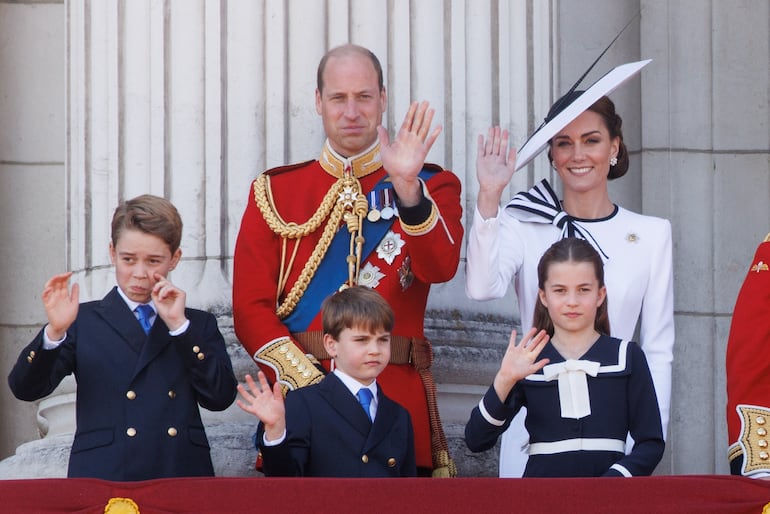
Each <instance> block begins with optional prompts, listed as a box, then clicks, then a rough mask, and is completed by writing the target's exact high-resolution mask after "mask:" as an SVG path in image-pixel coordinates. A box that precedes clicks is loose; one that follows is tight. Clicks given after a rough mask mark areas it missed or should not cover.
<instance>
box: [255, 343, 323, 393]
mask: <svg viewBox="0 0 770 514" xmlns="http://www.w3.org/2000/svg"><path fill="white" fill-rule="evenodd" d="M254 360H256V361H257V362H261V363H262V364H265V365H266V366H270V367H271V368H272V369H273V370H275V376H276V379H277V380H278V382H280V383H281V384H282V385H283V386H284V394H285V393H286V392H287V391H292V390H294V389H298V388H300V387H305V386H309V385H311V384H315V383H318V382H320V381H321V380H323V378H324V374H323V373H322V372H321V370H319V369H318V368H317V367H316V366H315V365H314V363H313V361H311V360H310V358H309V357H308V356H307V355H305V353H304V352H303V351H302V349H301V348H300V347H299V346H297V345H296V344H295V343H294V341H292V340H291V339H289V338H288V337H284V338H281V339H278V340H276V341H273V342H271V343H268V344H266V345H265V346H263V347H262V348H260V349H259V350H258V351H257V353H256V354H255V355H254Z"/></svg>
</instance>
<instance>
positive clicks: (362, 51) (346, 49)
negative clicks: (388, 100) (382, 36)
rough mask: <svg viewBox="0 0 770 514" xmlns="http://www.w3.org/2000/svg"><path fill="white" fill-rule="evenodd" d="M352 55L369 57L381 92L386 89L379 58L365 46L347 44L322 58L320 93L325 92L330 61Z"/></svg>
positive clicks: (319, 69)
mask: <svg viewBox="0 0 770 514" xmlns="http://www.w3.org/2000/svg"><path fill="white" fill-rule="evenodd" d="M350 54H359V55H363V56H364V57H368V58H369V60H370V61H372V66H374V71H376V72H377V86H378V87H379V88H380V91H382V90H383V89H385V85H384V82H383V79H382V65H381V64H380V60H379V59H377V56H376V55H374V53H373V52H372V51H371V50H369V49H367V48H364V47H363V46H359V45H353V44H350V43H348V44H346V45H340V46H337V47H334V48H332V49H331V50H329V51H328V52H326V54H325V55H324V56H323V57H322V58H321V62H319V63H318V72H317V75H316V87H317V88H318V92H319V93H321V92H323V89H324V77H323V75H324V70H326V63H327V62H328V61H329V59H330V58H332V57H341V56H343V55H350Z"/></svg>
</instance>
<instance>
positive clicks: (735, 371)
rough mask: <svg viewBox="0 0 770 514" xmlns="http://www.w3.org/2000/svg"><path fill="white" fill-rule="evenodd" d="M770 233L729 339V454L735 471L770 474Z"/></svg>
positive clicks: (737, 309)
mask: <svg viewBox="0 0 770 514" xmlns="http://www.w3.org/2000/svg"><path fill="white" fill-rule="evenodd" d="M768 348H770V234H768V236H767V237H766V238H765V240H764V241H763V242H762V243H761V244H760V245H759V248H757V252H756V254H755V255H754V260H753V261H752V263H751V266H750V267H749V271H748V273H747V275H746V279H745V280H744V282H743V286H741V290H740V291H739V292H738V299H737V300H736V302H735V310H734V311H733V320H732V325H731V326H730V336H729V339H728V341H727V432H728V437H729V439H730V440H729V444H730V448H729V450H728V459H729V461H730V471H731V472H732V474H734V475H744V476H749V477H753V478H768V477H770V447H769V446H768V442H770V434H769V433H768V431H770V358H768V355H767V349H768Z"/></svg>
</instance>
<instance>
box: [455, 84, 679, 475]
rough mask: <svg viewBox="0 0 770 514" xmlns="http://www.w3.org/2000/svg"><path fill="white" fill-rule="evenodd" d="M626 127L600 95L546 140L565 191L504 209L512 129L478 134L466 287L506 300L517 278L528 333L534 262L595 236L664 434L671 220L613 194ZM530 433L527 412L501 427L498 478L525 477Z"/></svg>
mask: <svg viewBox="0 0 770 514" xmlns="http://www.w3.org/2000/svg"><path fill="white" fill-rule="evenodd" d="M580 93H581V92H579V91H576V92H572V93H569V94H568V96H572V97H577V96H578V95H579V94H580ZM565 100H566V101H565ZM573 100H574V98H566V99H562V100H560V101H559V102H557V103H556V104H554V105H561V106H564V105H569V104H570V103H571V101H573ZM554 110H555V109H554V108H552V111H554ZM556 114H558V112H550V113H549V115H548V118H546V119H552V118H553V117H554V116H555V115H556ZM621 128H622V120H621V118H620V116H618V115H617V114H616V112H615V105H614V104H613V102H612V101H611V100H610V99H609V98H607V97H606V96H603V97H601V98H600V99H599V100H598V101H597V102H596V103H594V104H593V105H592V106H590V107H589V108H588V109H587V110H586V111H583V112H582V113H581V114H580V115H578V116H577V117H576V118H575V119H574V120H573V121H572V122H570V123H569V124H568V125H567V126H566V127H564V128H563V129H562V130H561V131H559V132H558V133H557V134H556V135H555V136H554V137H553V138H552V139H551V140H550V142H549V145H548V158H549V161H550V162H551V165H552V166H553V168H554V170H555V171H556V172H557V173H558V175H559V178H560V179H561V182H562V190H563V199H562V200H561V201H560V200H559V199H558V197H557V196H556V194H555V193H554V192H553V189H552V188H551V186H550V185H549V184H548V183H547V181H545V180H543V181H541V182H540V183H539V184H537V185H536V186H535V187H533V188H532V189H531V190H530V191H528V192H526V193H519V194H517V195H516V196H515V197H514V198H513V199H512V200H511V201H510V202H509V203H508V204H507V205H506V206H505V207H504V208H503V209H502V210H501V209H500V201H501V198H502V194H503V191H504V190H505V188H506V187H507V185H508V183H509V182H510V180H511V177H512V176H513V172H514V170H515V162H516V151H515V149H511V150H509V149H508V133H507V131H505V130H501V129H500V128H499V127H495V128H492V129H490V130H489V133H488V135H487V138H486V139H485V138H484V137H483V136H479V145H478V158H477V176H478V180H479V192H478V198H477V203H476V210H475V213H474V218H473V225H472V227H471V230H470V232H469V234H468V248H467V268H466V292H467V294H468V296H469V297H470V298H472V299H475V300H490V299H495V298H500V297H502V296H503V295H504V294H505V293H506V291H507V289H508V286H509V285H510V284H511V282H512V281H514V287H515V290H516V295H517V297H518V301H519V312H520V315H521V325H522V326H521V332H520V333H526V332H527V331H528V330H529V328H530V326H531V323H532V315H533V311H534V306H535V302H537V301H538V294H537V292H538V285H537V263H538V261H539V259H540V257H541V256H542V254H543V252H544V251H545V250H546V249H547V248H548V247H549V246H550V245H551V244H552V243H553V242H555V241H557V240H558V239H560V238H562V237H566V236H577V237H582V238H584V239H586V240H588V241H590V242H591V243H592V244H593V245H594V246H595V247H596V248H597V250H599V252H600V254H601V255H602V256H603V258H604V265H605V276H606V284H607V298H608V308H609V318H610V330H611V335H612V336H613V337H617V338H620V339H635V338H634V332H635V329H636V326H637V322H639V321H640V332H639V337H638V339H637V340H638V341H639V343H640V345H641V347H642V350H643V351H644V353H645V356H646V357H647V361H648V364H649V367H650V371H651V372H652V378H653V382H654V384H655V390H656V393H657V397H658V405H659V407H660V414H661V420H662V423H663V427H662V428H663V434H664V435H665V434H666V428H667V425H668V418H669V416H668V413H669V404H670V396H671V362H672V360H673V346H674V306H673V276H672V249H671V225H670V223H669V222H668V220H665V219H662V218H656V217H652V216H643V215H641V214H637V213H634V212H631V211H628V210H626V209H624V208H622V207H620V206H618V205H615V204H614V203H613V202H612V200H610V196H609V192H608V190H607V182H608V180H613V179H616V178H619V177H622V176H623V175H625V173H626V172H627V171H628V165H629V162H628V151H627V149H626V146H625V144H624V143H623V133H622V130H621ZM640 317H641V320H640ZM528 440H529V438H528V435H527V433H526V430H525V429H524V425H523V416H522V415H521V413H520V414H519V415H518V416H517V418H516V419H515V420H514V422H513V423H512V424H511V427H510V428H509V429H508V431H507V432H506V433H505V434H503V438H502V443H501V451H500V476H501V477H515V476H521V474H522V472H523V469H524V465H525V463H526V447H527V445H528Z"/></svg>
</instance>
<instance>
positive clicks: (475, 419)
mask: <svg viewBox="0 0 770 514" xmlns="http://www.w3.org/2000/svg"><path fill="white" fill-rule="evenodd" d="M537 273H538V287H539V301H538V303H537V305H536V307H535V313H534V319H533V322H532V327H533V328H532V329H531V330H530V331H529V332H528V333H527V334H525V335H524V337H523V338H522V340H521V342H520V343H519V344H518V345H517V344H516V331H515V330H514V331H513V333H512V334H511V338H510V342H509V344H508V349H507V350H506V352H505V355H504V356H503V360H502V363H501V365H500V370H499V371H498V372H497V374H496V375H495V379H494V383H493V384H492V385H491V386H490V388H489V390H488V391H487V393H486V395H485V396H484V398H482V400H481V401H480V402H479V405H478V406H477V407H476V408H474V409H473V412H472V413H471V418H470V420H469V421H468V424H467V425H466V427H465V442H466V444H467V445H468V448H470V449H471V451H474V452H480V451H484V450H488V449H490V448H492V447H493V446H494V445H495V443H496V442H497V439H498V437H499V436H500V434H502V433H503V432H504V431H505V430H506V429H507V428H508V425H509V424H510V422H511V420H512V419H513V417H514V416H515V415H516V413H517V412H518V411H519V409H521V407H526V408H527V415H526V421H525V425H526V428H527V430H528V432H529V434H530V444H529V458H528V460H527V465H526V468H525V470H524V476H525V477H596V476H626V477H630V476H642V475H650V474H651V473H652V472H653V470H654V469H655V466H656V465H657V464H658V462H660V459H661V457H662V456H663V449H664V446H665V443H664V442H663V432H662V428H661V421H660V411H659V409H658V404H657V398H656V396H655V389H654V387H653V384H652V378H651V376H650V370H649V368H648V366H647V361H646V359H645V357H644V353H642V351H641V349H640V348H639V346H638V345H637V344H636V343H634V342H629V341H624V340H620V339H616V338H613V337H610V336H609V333H610V327H609V318H608V316H607V290H606V288H605V286H604V267H603V264H602V260H601V257H600V256H599V254H598V253H597V252H596V250H595V249H594V248H593V247H592V246H591V245H590V243H588V242H586V241H585V240H582V239H576V238H565V239H562V240H561V241H558V242H556V243H554V244H553V245H552V246H551V247H550V248H549V249H548V250H547V251H546V252H545V254H543V256H542V258H541V259H540V262H539V264H538V269H537ZM629 433H630V434H631V436H632V437H633V439H634V441H635V444H634V446H633V449H631V450H630V452H629V453H628V454H626V436H627V435H628V434H629Z"/></svg>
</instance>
